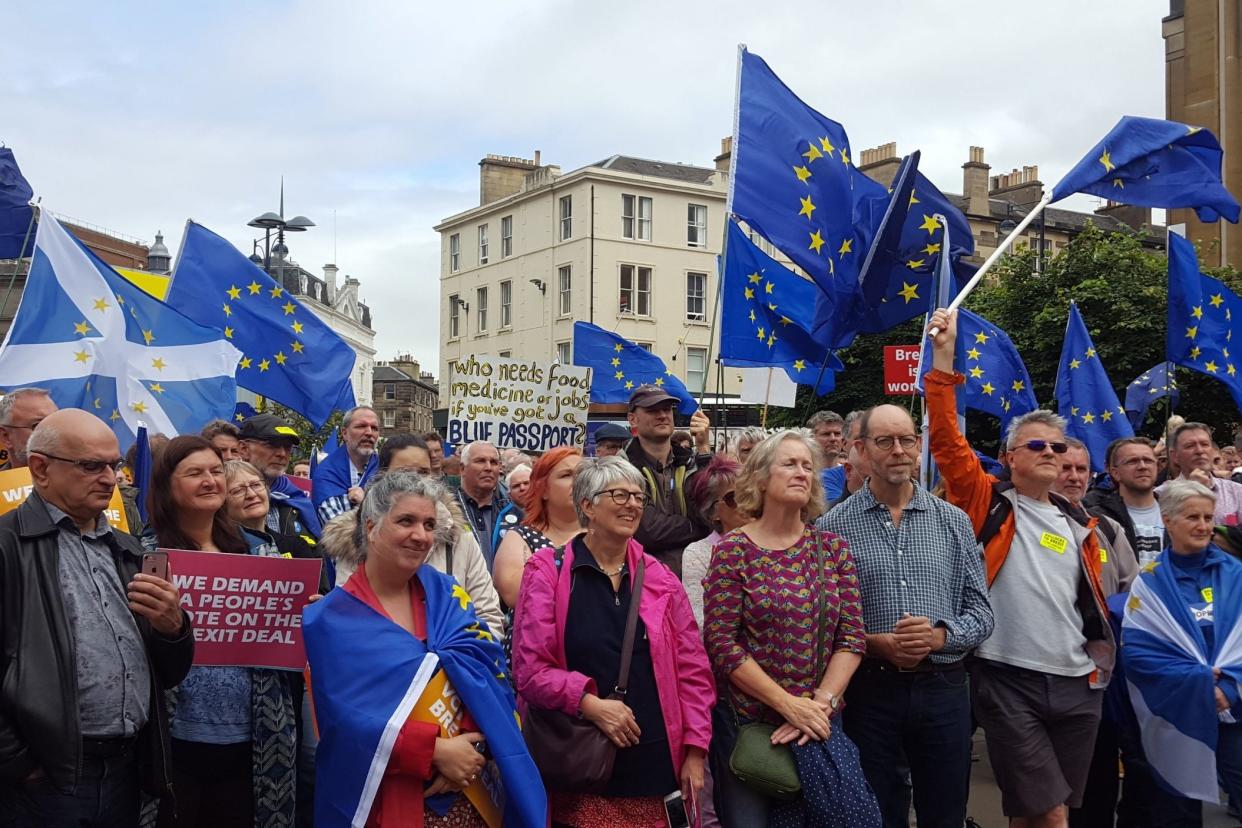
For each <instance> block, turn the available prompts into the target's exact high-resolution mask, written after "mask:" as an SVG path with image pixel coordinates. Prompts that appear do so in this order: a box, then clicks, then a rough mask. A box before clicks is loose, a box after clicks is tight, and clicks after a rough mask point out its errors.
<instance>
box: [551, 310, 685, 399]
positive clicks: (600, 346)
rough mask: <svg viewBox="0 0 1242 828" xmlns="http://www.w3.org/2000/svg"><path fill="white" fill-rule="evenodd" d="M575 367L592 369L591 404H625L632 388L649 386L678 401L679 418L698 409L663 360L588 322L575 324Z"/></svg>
mask: <svg viewBox="0 0 1242 828" xmlns="http://www.w3.org/2000/svg"><path fill="white" fill-rule="evenodd" d="M574 365H580V366H583V367H585V368H590V369H591V402H597V403H628V402H629V401H630V394H632V393H633V391H634V389H635V388H637V387H638V386H640V385H647V384H651V385H658V386H660V387H661V388H663V389H664V390H665V391H667V392H668V393H669V394H672V395H673V396H674V397H676V398H677V399H679V400H681V404H680V405H678V406H677V410H678V411H680V412H681V413H682V414H693V413H694V412H695V411H697V410H698V408H699V404H698V403H697V402H695V401H694V397H693V396H692V395H691V393H690V392H689V391H688V390H687V389H686V386H685V383H683V382H682V381H681V380H679V379H678V378H677V377H675V376H673V372H672V371H670V370H668V368H666V367H665V365H664V360H662V359H660V358H659V357H658V356H656V355H655V354H653V353H651V352H650V351H648V350H646V349H644V348H640V347H638V346H637V345H635V344H634V343H633V342H630V341H629V340H628V339H626V338H625V337H623V336H617V335H616V334H615V333H612V332H611V331H606V330H604V329H603V328H600V327H598V326H596V325H592V324H591V323H589V322H575V323H574Z"/></svg>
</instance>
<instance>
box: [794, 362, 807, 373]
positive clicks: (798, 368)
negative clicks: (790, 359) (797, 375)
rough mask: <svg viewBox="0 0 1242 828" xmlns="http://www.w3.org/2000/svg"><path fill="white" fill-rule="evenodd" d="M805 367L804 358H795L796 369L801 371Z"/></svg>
mask: <svg viewBox="0 0 1242 828" xmlns="http://www.w3.org/2000/svg"><path fill="white" fill-rule="evenodd" d="M805 368H806V362H805V361H804V360H801V359H795V360H794V370H795V371H801V370H804V369H805Z"/></svg>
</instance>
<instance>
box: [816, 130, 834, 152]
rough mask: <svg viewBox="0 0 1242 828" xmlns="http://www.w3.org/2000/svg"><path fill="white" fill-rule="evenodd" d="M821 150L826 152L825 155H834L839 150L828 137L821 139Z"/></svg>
mask: <svg viewBox="0 0 1242 828" xmlns="http://www.w3.org/2000/svg"><path fill="white" fill-rule="evenodd" d="M819 148H820V149H822V150H823V151H824V155H832V154H833V153H834V152H836V149H837V148H836V147H834V146H833V145H832V142H831V141H829V140H828V136H827V135H825V136H824V137H823V138H820V139H819Z"/></svg>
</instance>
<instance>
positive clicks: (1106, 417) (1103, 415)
mask: <svg viewBox="0 0 1242 828" xmlns="http://www.w3.org/2000/svg"><path fill="white" fill-rule="evenodd" d="M1100 419H1101V420H1103V421H1104V422H1106V423H1107V422H1109V421H1110V420H1112V419H1113V412H1111V411H1109V410H1108V409H1107V408H1106V409H1104V410H1103V411H1101V412H1100Z"/></svg>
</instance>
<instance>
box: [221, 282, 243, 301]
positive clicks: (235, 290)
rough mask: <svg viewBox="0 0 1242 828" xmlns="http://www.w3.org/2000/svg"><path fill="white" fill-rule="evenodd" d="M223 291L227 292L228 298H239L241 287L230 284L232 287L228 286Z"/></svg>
mask: <svg viewBox="0 0 1242 828" xmlns="http://www.w3.org/2000/svg"><path fill="white" fill-rule="evenodd" d="M225 293H227V294H228V295H229V298H230V299H240V298H241V288H239V287H238V286H237V285H233V286H232V287H230V288H229V289H228V290H226V291H225Z"/></svg>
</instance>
